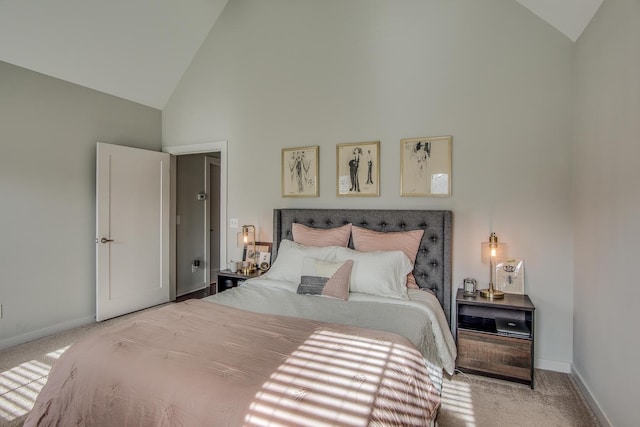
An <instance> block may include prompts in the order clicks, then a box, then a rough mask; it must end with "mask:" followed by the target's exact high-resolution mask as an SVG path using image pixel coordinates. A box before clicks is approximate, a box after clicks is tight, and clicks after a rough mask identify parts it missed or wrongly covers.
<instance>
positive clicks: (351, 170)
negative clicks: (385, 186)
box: [336, 141, 380, 196]
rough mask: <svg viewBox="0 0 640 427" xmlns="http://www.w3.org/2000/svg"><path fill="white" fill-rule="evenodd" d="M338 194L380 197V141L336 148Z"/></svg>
mask: <svg viewBox="0 0 640 427" xmlns="http://www.w3.org/2000/svg"><path fill="white" fill-rule="evenodd" d="M336 162H337V164H336V172H337V178H336V194H337V195H338V196H379V195H380V141H371V142H353V143H348V144H338V145H337V146H336Z"/></svg>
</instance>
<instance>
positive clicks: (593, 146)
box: [573, 0, 640, 426]
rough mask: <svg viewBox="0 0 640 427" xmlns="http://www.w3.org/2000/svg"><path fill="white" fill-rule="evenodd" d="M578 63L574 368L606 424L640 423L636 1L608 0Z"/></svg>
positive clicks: (639, 33) (639, 18)
mask: <svg viewBox="0 0 640 427" xmlns="http://www.w3.org/2000/svg"><path fill="white" fill-rule="evenodd" d="M574 67H575V72H574V75H575V92H576V100H575V144H574V165H575V179H574V182H575V184H574V200H575V207H574V221H575V271H574V275H575V287H574V306H575V309H574V328H575V334H574V339H573V345H574V357H573V369H574V371H575V373H576V374H577V376H578V377H579V378H580V379H581V381H582V382H583V383H584V384H585V385H586V387H587V388H588V389H589V391H590V392H591V395H592V396H593V398H594V400H595V401H596V402H597V404H598V405H599V407H600V409H601V411H602V412H603V413H604V415H605V417H607V418H608V420H606V421H605V422H606V423H608V424H610V425H614V426H631V425H638V419H640V405H638V394H637V380H638V378H640V364H638V360H639V359H640V341H638V336H639V333H638V325H640V321H639V320H638V301H640V286H638V271H637V268H636V267H637V265H636V264H637V263H638V261H637V256H638V254H639V253H640V252H639V251H638V242H640V191H639V190H638V183H640V167H639V166H638V159H640V2H638V1H637V0H605V1H604V3H603V4H602V6H601V7H600V10H599V11H598V13H597V14H596V16H595V17H594V19H593V21H592V22H591V24H589V26H588V27H587V29H586V31H585V32H584V33H583V35H582V36H581V37H580V39H578V41H577V43H576V46H575V60H574Z"/></svg>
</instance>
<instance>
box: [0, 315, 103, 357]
mask: <svg viewBox="0 0 640 427" xmlns="http://www.w3.org/2000/svg"><path fill="white" fill-rule="evenodd" d="M95 321H96V316H95V314H94V315H93V316H88V317H82V318H80V319H73V320H67V321H66V322H61V323H57V324H55V325H51V326H47V327H46V328H42V329H38V330H35V331H31V332H27V333H26V334H22V335H17V336H15V337H10V338H5V339H3V340H0V350H4V349H6V348H9V347H14V346H16V345H20V344H24V343H27V342H29V341H33V340H37V339H39V338H44V337H48V336H49V335H54V334H57V333H60V332H64V331H68V330H69V329H73V328H78V327H80V326H84V325H88V324H90V323H94V322H95Z"/></svg>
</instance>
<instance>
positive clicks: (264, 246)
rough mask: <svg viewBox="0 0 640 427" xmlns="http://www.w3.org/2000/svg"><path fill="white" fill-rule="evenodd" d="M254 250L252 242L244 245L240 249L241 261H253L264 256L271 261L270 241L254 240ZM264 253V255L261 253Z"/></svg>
mask: <svg viewBox="0 0 640 427" xmlns="http://www.w3.org/2000/svg"><path fill="white" fill-rule="evenodd" d="M255 246H256V251H255V252H254V251H253V244H248V245H245V247H244V248H243V250H242V260H243V261H255V262H256V263H257V262H258V260H259V259H261V258H263V257H265V258H268V259H269V261H271V243H270V242H256V245H255ZM263 254H266V255H263Z"/></svg>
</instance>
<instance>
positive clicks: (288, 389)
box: [25, 300, 440, 426]
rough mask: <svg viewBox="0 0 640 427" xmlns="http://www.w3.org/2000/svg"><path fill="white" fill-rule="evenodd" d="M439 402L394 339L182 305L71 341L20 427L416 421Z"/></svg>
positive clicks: (418, 362) (415, 358)
mask: <svg viewBox="0 0 640 427" xmlns="http://www.w3.org/2000/svg"><path fill="white" fill-rule="evenodd" d="M439 401H440V399H439V396H438V395H437V392H436V390H435V388H434V387H433V385H432V383H431V381H430V380H429V377H428V375H427V371H426V368H425V365H424V359H423V358H422V356H421V355H420V353H419V352H418V350H416V348H415V347H414V346H413V344H411V343H410V342H409V341H408V340H407V339H405V338H403V337H401V336H398V335H395V334H392V333H388V332H381V331H375V330H369V329H364V328H357V327H352V326H344V325H339V324H332V323H324V322H317V321H311V320H306V319H299V318H294V317H286V316H273V315H264V314H258V313H253V312H249V311H244V310H239V309H235V308H231V307H227V306H223V305H219V304H214V303H211V302H208V301H200V300H190V301H187V302H184V303H179V304H171V305H168V306H166V307H163V308H161V309H158V310H155V311H152V312H146V313H143V314H141V315H139V316H137V317H135V318H132V319H131V321H129V322H126V323H123V324H119V325H115V326H113V327H110V328H106V329H103V330H101V331H99V332H97V333H96V334H94V335H92V336H90V337H88V338H87V339H85V340H83V341H81V342H79V343H77V344H75V345H73V346H72V347H71V348H70V349H68V350H67V351H66V352H65V353H64V354H63V355H62V357H61V358H60V359H59V360H58V361H57V363H56V364H55V366H54V367H53V369H52V371H51V373H50V375H49V379H48V382H47V384H46V385H45V387H44V388H43V390H42V392H41V393H40V395H39V396H38V399H37V401H36V404H35V406H34V408H33V411H32V412H31V413H30V414H29V417H28V418H27V421H26V423H25V426H33V425H44V426H49V425H104V426H214V425H220V426H240V425H247V426H253V425H255V426H258V425H268V424H279V425H349V426H357V425H371V424H374V425H403V426H408V425H427V424H428V423H429V420H431V419H433V418H434V417H435V415H436V410H437V408H438V405H439Z"/></svg>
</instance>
